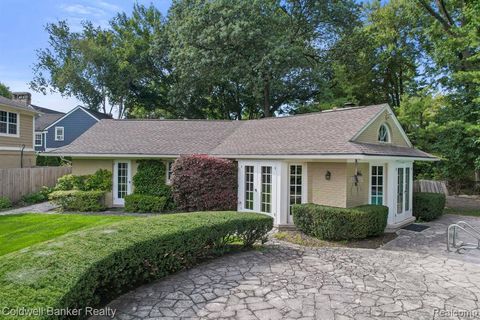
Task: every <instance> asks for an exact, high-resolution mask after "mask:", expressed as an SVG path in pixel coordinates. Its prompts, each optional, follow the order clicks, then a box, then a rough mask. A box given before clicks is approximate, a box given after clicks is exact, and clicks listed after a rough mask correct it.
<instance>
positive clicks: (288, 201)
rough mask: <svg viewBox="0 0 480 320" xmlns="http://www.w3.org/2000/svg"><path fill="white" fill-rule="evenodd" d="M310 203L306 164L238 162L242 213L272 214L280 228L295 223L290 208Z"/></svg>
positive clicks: (258, 161) (239, 207)
mask: <svg viewBox="0 0 480 320" xmlns="http://www.w3.org/2000/svg"><path fill="white" fill-rule="evenodd" d="M306 202H307V165H306V163H289V162H286V161H269V160H255V161H254V160H238V205H237V208H238V211H242V212H261V213H264V214H268V215H269V216H271V217H273V218H274V221H275V224H276V225H285V224H293V219H292V216H291V214H290V206H291V205H293V204H296V203H306Z"/></svg>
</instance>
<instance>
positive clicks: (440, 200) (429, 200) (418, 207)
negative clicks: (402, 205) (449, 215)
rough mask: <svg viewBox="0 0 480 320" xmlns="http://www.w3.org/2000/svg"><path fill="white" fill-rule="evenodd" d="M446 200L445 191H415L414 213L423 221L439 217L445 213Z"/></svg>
mask: <svg viewBox="0 0 480 320" xmlns="http://www.w3.org/2000/svg"><path fill="white" fill-rule="evenodd" d="M445 202H446V197H445V195H444V194H443V193H431V192H414V193H413V215H414V216H415V217H417V219H421V220H423V221H431V220H434V219H437V218H438V217H440V216H441V215H442V214H443V209H444V208H445Z"/></svg>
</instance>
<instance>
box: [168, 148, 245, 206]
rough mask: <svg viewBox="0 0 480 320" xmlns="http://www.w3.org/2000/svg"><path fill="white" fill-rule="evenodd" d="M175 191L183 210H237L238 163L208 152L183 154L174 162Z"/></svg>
mask: <svg viewBox="0 0 480 320" xmlns="http://www.w3.org/2000/svg"><path fill="white" fill-rule="evenodd" d="M172 193H173V199H174V201H175V204H176V205H177V207H178V209H180V210H183V211H205V210H235V209H236V207H237V166H236V164H235V163H234V162H233V161H230V160H226V159H220V158H214V157H210V156H206V155H191V156H182V157H180V158H178V159H177V160H176V161H175V163H174V164H173V177H172Z"/></svg>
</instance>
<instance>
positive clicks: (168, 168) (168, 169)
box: [167, 161, 173, 184]
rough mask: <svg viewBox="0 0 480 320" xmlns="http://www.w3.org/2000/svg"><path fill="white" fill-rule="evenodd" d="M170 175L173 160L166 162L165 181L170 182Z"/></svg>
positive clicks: (171, 174)
mask: <svg viewBox="0 0 480 320" xmlns="http://www.w3.org/2000/svg"><path fill="white" fill-rule="evenodd" d="M172 176H173V161H168V162H167V183H168V184H170V183H172Z"/></svg>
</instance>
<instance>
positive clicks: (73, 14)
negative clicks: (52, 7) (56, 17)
mask: <svg viewBox="0 0 480 320" xmlns="http://www.w3.org/2000/svg"><path fill="white" fill-rule="evenodd" d="M60 10H61V11H63V12H64V13H65V16H64V19H65V20H67V21H68V23H69V26H70V29H71V30H72V31H75V32H78V31H81V30H82V29H83V26H82V23H83V22H84V21H90V22H92V23H93V24H94V25H96V26H100V27H102V28H106V27H107V26H108V21H109V20H110V19H111V18H112V17H113V16H114V15H115V14H116V13H119V12H122V11H123V10H122V8H121V7H119V6H117V5H115V4H112V3H109V2H107V1H92V0H87V1H86V2H85V1H84V2H83V3H71V4H61V5H60Z"/></svg>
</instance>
